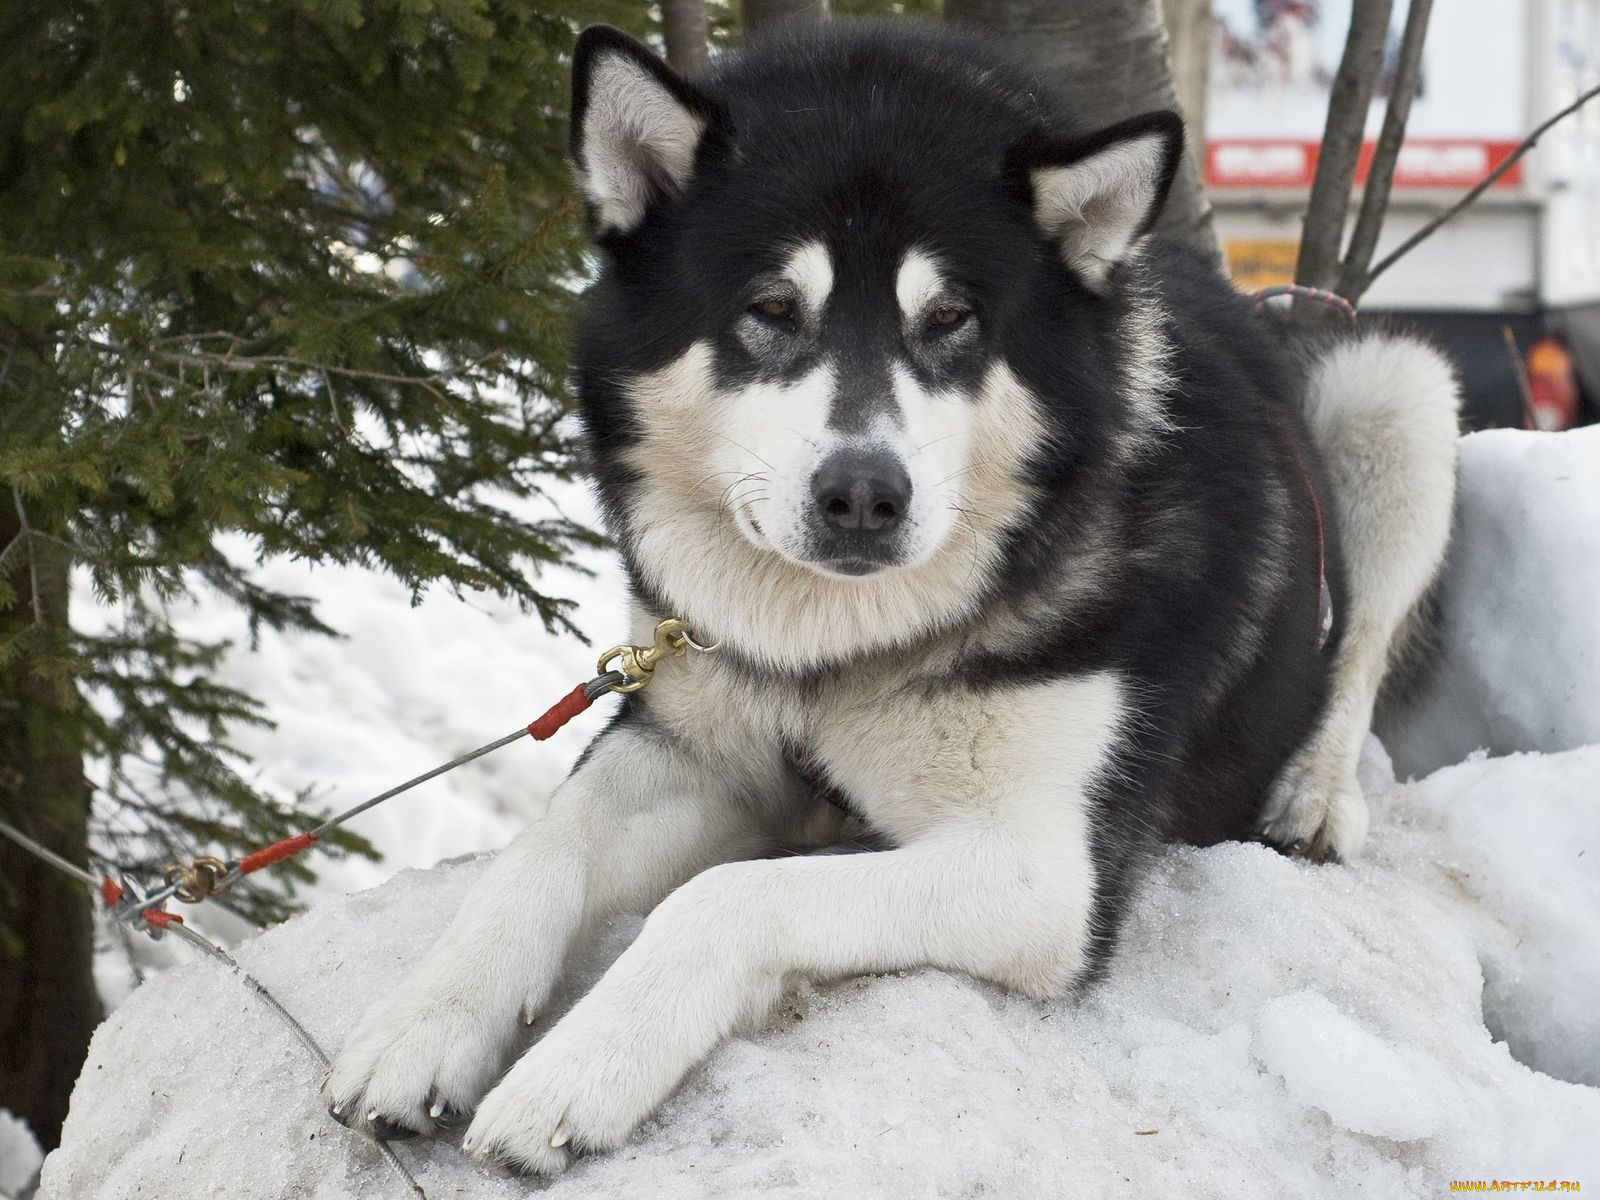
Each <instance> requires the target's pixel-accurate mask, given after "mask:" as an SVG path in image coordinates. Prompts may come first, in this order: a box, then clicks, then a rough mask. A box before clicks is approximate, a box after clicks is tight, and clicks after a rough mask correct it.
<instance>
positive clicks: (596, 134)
mask: <svg viewBox="0 0 1600 1200" xmlns="http://www.w3.org/2000/svg"><path fill="white" fill-rule="evenodd" d="M712 112H713V106H712V103H711V101H710V99H709V98H708V97H707V96H706V95H705V94H704V93H702V92H701V91H700V90H699V89H698V88H696V87H694V86H693V85H692V84H690V83H688V82H686V81H685V80H683V79H681V78H679V76H677V75H676V74H674V73H673V71H672V69H671V68H670V67H668V66H667V64H666V63H664V62H662V61H661V60H660V59H659V58H657V57H656V56H655V54H654V53H652V52H651V50H650V48H649V47H648V46H645V45H644V44H643V43H642V42H639V41H636V40H635V39H634V38H632V37H629V36H628V35H627V34H625V33H623V32H622V31H621V30H620V29H613V28H611V27H610V26H609V25H592V26H590V27H589V28H588V29H585V30H584V31H583V32H582V33H581V34H579V35H578V43H577V45H576V46H575V47H574V48H573V52H572V141H571V154H572V170H573V174H574V175H575V176H576V177H577V182H578V191H579V192H580V193H581V194H582V195H583V198H584V201H585V202H586V203H587V204H588V206H589V214H590V216H591V217H592V218H593V220H594V224H595V233H596V236H598V237H605V236H607V235H609V234H614V233H623V234H626V233H632V232H633V231H634V230H635V229H637V228H638V227H639V224H640V223H641V222H642V221H643V220H644V216H645V213H646V212H647V211H648V210H649V208H650V206H651V205H653V204H658V203H660V202H661V201H663V200H673V199H676V198H677V197H679V196H681V195H682V194H683V191H684V189H685V188H686V187H688V184H689V176H690V175H691V173H692V172H693V171H694V159H695V152H696V151H697V150H698V149H699V147H700V139H701V138H702V137H704V136H705V132H706V130H707V128H709V126H710V123H711V116H712Z"/></svg>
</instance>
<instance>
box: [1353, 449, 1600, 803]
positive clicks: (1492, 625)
mask: <svg viewBox="0 0 1600 1200" xmlns="http://www.w3.org/2000/svg"><path fill="white" fill-rule="evenodd" d="M1441 582H1442V589H1441V592H1440V602H1441V604H1440V607H1441V612H1440V617H1441V620H1440V625H1439V631H1438V635H1439V651H1440V653H1439V657H1438V660H1437V663H1436V666H1435V669H1434V670H1432V671H1431V672H1429V674H1428V676H1427V678H1426V682H1425V684H1424V686H1423V688H1422V690H1421V691H1420V692H1419V694H1418V695H1417V696H1416V698H1415V700H1414V701H1413V702H1412V703H1410V704H1408V705H1407V706H1406V708H1405V710H1404V711H1403V712H1402V713H1401V714H1399V716H1398V718H1397V719H1395V720H1392V721H1389V722H1387V723H1386V724H1385V725H1384V726H1383V727H1382V728H1381V729H1380V732H1381V733H1382V734H1383V739H1384V744H1385V745H1387V746H1388V747H1389V750H1390V752H1391V753H1392V754H1393V755H1394V760H1395V765H1396V766H1397V767H1398V768H1399V769H1400V772H1401V774H1402V775H1415V776H1420V775H1425V774H1427V773H1428V772H1429V771H1434V770H1437V769H1438V768H1439V767H1442V766H1446V765H1448V764H1450V763H1456V762H1460V761H1461V760H1462V759H1463V758H1465V757H1466V756H1467V755H1468V754H1470V753H1471V752H1472V751H1474V750H1477V749H1486V750H1488V751H1489V752H1490V753H1492V754H1507V753H1510V752H1512V751H1516V750H1571V749H1574V748H1575V747H1578V746H1587V745H1593V744H1594V743H1597V742H1600V702H1597V701H1596V697H1600V426H1590V427H1588V428H1585V429H1575V430H1571V431H1569V432H1566V433H1524V432H1521V431H1519V430H1507V429H1498V430H1490V431H1487V432H1484V433H1474V434H1471V435H1470V436H1468V437H1464V438H1462V439H1461V487H1460V497H1459V500H1458V501H1457V508H1456V522H1455V531H1454V535H1453V538H1452V541H1451V546H1450V559H1449V562H1448V564H1447V566H1446V569H1445V574H1444V578H1443V580H1442V581H1441Z"/></svg>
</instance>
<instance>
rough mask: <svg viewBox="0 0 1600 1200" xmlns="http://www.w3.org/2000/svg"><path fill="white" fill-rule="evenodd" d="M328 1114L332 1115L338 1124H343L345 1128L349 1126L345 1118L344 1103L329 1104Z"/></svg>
mask: <svg viewBox="0 0 1600 1200" xmlns="http://www.w3.org/2000/svg"><path fill="white" fill-rule="evenodd" d="M328 1115H329V1116H330V1117H332V1118H333V1119H334V1120H335V1121H337V1122H339V1124H341V1125H343V1126H344V1127H345V1128H346V1129H349V1128H350V1122H349V1121H347V1120H346V1119H345V1115H344V1105H342V1104H334V1105H330V1106H329V1108H328Z"/></svg>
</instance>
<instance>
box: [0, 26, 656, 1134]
mask: <svg viewBox="0 0 1600 1200" xmlns="http://www.w3.org/2000/svg"><path fill="white" fill-rule="evenodd" d="M601 20H606V21H611V22H613V23H617V24H621V25H624V26H628V27H632V28H634V29H635V30H636V31H637V32H645V31H646V28H647V26H648V21H649V14H648V10H647V9H646V8H645V7H644V6H642V5H638V4H632V3H625V2H622V0H617V2H614V3H613V2H610V0H535V2H533V3H523V2H520V0H404V2H401V0H287V2H286V3H283V4H277V5H272V6H268V7H262V6H259V5H247V4H239V3H236V2H235V0H189V2H188V3H185V4H182V5H159V4H157V5H152V4H149V3H147V2H146V0H57V2H55V3H51V4H15V5H6V6H4V8H3V10H0V73H3V77H4V78H5V80H6V87H5V89H4V95H3V97H0V817H3V818H4V819H5V820H7V821H8V822H10V823H11V824H13V825H15V826H18V827H20V828H21V829H22V830H23V831H24V832H26V833H28V834H29V835H31V836H32V837H34V838H36V839H38V840H39V841H41V842H43V843H44V844H46V845H47V846H49V847H50V848H51V849H53V850H55V851H56V852H58V853H59V854H61V855H62V856H64V857H65V858H67V859H69V860H72V861H74V862H79V863H92V864H93V865H94V867H95V869H97V870H108V871H114V870H115V869H117V868H118V867H127V868H131V869H132V870H134V871H135V872H137V873H139V874H140V875H142V876H143V877H144V878H146V879H149V878H152V877H153V875H155V874H157V873H158V872H159V869H160V867H161V866H163V865H164V864H165V863H167V862H168V861H170V860H171V859H173V858H177V857H183V858H188V857H192V856H193V855H195V854H197V853H215V852H218V851H221V852H224V853H233V852H238V851H240V850H243V849H245V848H253V847H255V846H257V845H260V844H262V843H265V842H270V841H273V840H276V839H277V838H279V837H282V836H285V835H286V834H289V833H291V832H294V831H297V830H299V829H301V828H303V827H304V826H305V824H306V822H307V821H308V819H310V818H309V816H308V814H306V813H304V812H302V811H299V808H300V805H299V804H298V803H296V802H295V801H294V799H293V798H283V797H273V796H267V795H263V794H261V793H260V792H259V791H258V790H257V789H256V788H255V787H254V786H253V785H252V783H251V780H250V778H249V770H248V765H247V764H246V763H244V762H242V761H241V759H240V758H239V756H238V755H237V754H234V753H231V752H230V751H229V748H228V741H227V736H228V728H229V726H230V724H232V723H236V722H265V721H266V719H267V715H266V714H265V713H263V712H261V711H260V710H259V708H258V707H257V706H256V705H255V704H254V703H253V701H252V700H251V698H250V697H249V696H247V695H244V694H242V693H240V692H238V691H236V690H234V689H231V688H229V687H226V686H223V685H222V684H219V683H218V682H216V681H215V680H214V679H213V678H212V668H213V666H214V665H215V664H216V662H217V660H218V657H219V656H220V654H221V653H222V650H223V647H222V646H220V645H215V644H201V643H197V642H194V641H191V640H188V639H186V638H184V637H183V636H181V635H180V633H179V632H177V631H176V630H175V629H174V627H173V624H172V622H171V620H170V613H169V606H170V605H171V604H173V603H174V602H175V601H179V600H181V599H182V598H183V597H185V596H186V595H187V594H189V593H191V592H192V591H194V590H195V589H200V588H211V589H215V590H216V591H218V592H220V593H222V594H224V595H226V596H227V597H229V598H230V599H231V600H233V601H235V602H236V603H237V605H238V607H239V610H240V613H241V633H245V634H247V635H248V633H249V632H251V631H254V630H257V629H259V628H261V627H263V626H265V627H269V628H272V629H287V630H303V631H308V632H316V633H329V632H331V631H330V630H329V629H328V628H327V627H326V626H325V625H324V624H323V623H322V622H321V621H320V620H319V619H318V617H317V614H316V612H315V611H314V610H313V608H312V606H311V605H310V604H309V603H308V602H307V601H305V600H304V599H303V598H300V597H296V596H293V595H288V594H283V593H280V592H276V591H273V590H270V589H268V588H264V587H262V586H260V585H259V584H258V583H257V582H255V580H254V579H253V577H252V567H253V565H254V564H255V563H257V562H259V561H260V560H263V559H265V558H268V557H272V556H280V555H288V556H291V557H294V558H299V559H303V560H306V561H308V562H312V563H355V564H360V565H363V566H368V567H373V568H378V569H382V570H385V571H388V572H391V573H392V574H394V575H395V576H397V577H398V578H400V579H401V580H403V581H404V582H405V583H407V584H408V585H409V586H410V587H411V588H412V589H414V590H415V591H416V592H419V593H420V592H421V591H422V590H423V589H425V588H427V587H429V586H430V585H436V584H437V585H443V586H446V587H449V588H452V589H455V590H457V591H462V590H479V589H487V590H490V591H493V592H496V593H499V594H502V595H510V596H513V597H515V598H516V599H517V600H519V601H520V602H521V603H522V604H523V606H524V607H525V608H526V609H528V610H530V611H531V612H532V613H534V614H536V615H537V616H538V617H539V618H540V619H542V620H543V621H544V622H545V624H546V625H547V626H549V627H551V628H553V629H554V628H559V627H563V626H565V625H566V612H565V606H564V605H563V603H562V602H561V601H560V600H558V599H556V598H553V597H551V596H548V595H546V594H544V592H542V591H541V590H540V589H539V588H538V586H537V584H536V582H535V580H536V576H537V571H538V568H539V567H540V566H542V565H545V564H550V563H556V562H561V561H564V560H565V559H566V558H567V557H568V555H569V553H570V552H571V551H572V550H573V549H574V548H575V547H577V546H578V545H580V544H582V543H585V542H590V541H592V540H593V535H592V534H590V533H589V532H588V531H586V530H583V529H581V528H578V527H576V526H574V525H572V524H569V523H568V522H566V521H564V520H562V519H560V518H559V517H557V516H554V515H552V516H551V517H549V518H548V519H528V518H526V517H524V516H518V515H513V514H512V513H511V512H508V511H507V510H506V509H505V508H504V507H501V506H500V504H499V503H497V501H504V500H507V499H510V500H513V501H515V500H519V499H526V498H528V497H532V496H535V495H536V494H537V493H538V492H539V489H540V487H541V485H542V484H543V483H544V482H546V481H548V480H550V479H552V478H555V477H560V476H564V475H566V474H568V473H569V472H571V471H572V469H573V467H574V462H573V457H572V451H571V447H569V445H568V444H567V443H566V441H565V440H564V437H563V430H562V427H560V425H559V422H560V418H561V417H562V416H563V414H564V412H565V403H564V396H563V376H564V373H565V362H566V357H565V346H564V334H565V325H566V316H567V313H568V310H569V308H570V306H571V304H572V302H573V299H574V296H575V293H576V290H577V287H578V286H579V285H580V283H581V281H582V279H583V278H584V275H585V269H584V262H583V257H582V255H583V237H582V229H581V222H580V221H578V220H577V219H576V215H577V210H576V208H575V206H574V205H573V203H572V202H571V200H570V199H569V198H568V195H569V189H568V185H567V180H566V170H565V167H564V164H563V161H562V153H563V149H564V145H565V115H566V94H567V71H566V65H565V62H566V60H565V55H566V54H567V52H568V50H569V49H570V46H571V43H572V39H573V37H574V35H575V33H576V31H577V29H578V28H579V27H580V25H582V24H587V23H589V22H592V21H601ZM518 511H519V512H523V513H526V512H528V511H532V508H531V506H528V505H521V506H520V507H519V509H518ZM75 573H76V576H75ZM75 577H76V578H77V579H78V580H80V581H81V580H85V579H86V580H87V581H89V582H90V583H92V587H93V592H94V598H95V599H96V600H97V601H98V603H89V604H85V603H83V602H82V601H83V599H84V594H83V592H82V591H81V590H78V589H74V587H73V580H74V578H75ZM339 845H340V846H341V847H342V848H343V849H344V850H346V851H350V850H358V851H359V850H364V849H365V847H364V844H363V843H361V842H359V841H358V840H357V839H354V838H349V837H347V838H344V839H342V841H341V842H340V843H339ZM270 874H271V875H272V878H271V879H269V880H266V881H265V882H264V883H263V884H258V885H255V886H253V887H250V888H243V887H241V888H240V889H239V891H238V892H236V893H235V894H234V895H233V896H232V899H233V901H234V902H235V903H236V904H238V905H239V906H240V907H242V908H243V909H244V910H245V911H246V912H247V913H248V914H249V915H250V916H252V917H253V918H255V919H257V920H271V919H275V918H278V917H281V916H282V915H283V914H284V913H285V912H286V911H287V908H288V905H289V903H290V901H291V898H292V895H293V887H294V883H295V881H296V878H297V877H298V878H300V879H304V878H305V877H306V870H305V868H304V867H302V866H299V865H298V864H287V865H286V869H283V870H279V871H276V872H272V873H270ZM256 878H260V877H256ZM92 937H93V931H92V923H91V909H90V902H89V897H88V896H87V895H86V894H85V892H84V891H83V889H81V888H79V887H78V886H77V885H75V884H73V883H71V882H70V881H63V880H62V879H61V878H60V877H59V876H57V875H56V874H55V873H53V872H52V871H51V870H50V869H49V868H47V867H44V866H42V865H41V864H38V863H36V862H35V861H34V860H32V859H30V858H29V857H27V856H26V855H25V854H23V853H22V852H21V851H20V850H19V849H18V848H17V847H15V846H13V845H12V844H11V843H10V842H9V841H5V840H3V839H0V971H3V986H0V1105H3V1106H5V1107H8V1108H11V1109H12V1110H13V1111H15V1112H16V1113H17V1114H18V1115H20V1116H22V1117H23V1118H24V1119H25V1120H26V1121H27V1122H28V1123H29V1125H30V1126H32V1128H33V1130H34V1132H35V1133H36V1134H37V1136H38V1137H39V1139H40V1140H41V1142H42V1143H43V1144H44V1145H46V1146H47V1147H48V1146H51V1145H54V1144H55V1141H56V1139H57V1137H58V1135H59V1130H60V1125H61V1121H62V1118H63V1117H64V1115H65V1112H66V1107H67V1097H68V1095H69V1093H70V1089H71V1086H72V1082H73V1079H74V1077H75V1076H76V1073H77V1067H78V1064H79V1063H80V1062H81V1061H82V1058H83V1054H84V1050H85V1048H86V1046H87V1042H88V1038H89V1034H90V1031H91V1030H92V1029H93V1027H94V1025H95V1023H96V1021H97V1020H98V1019H99V1016H100V1011H99V1003H98V1000H97V998H96V995H95V990H94V984H93V978H92V974H91V951H92Z"/></svg>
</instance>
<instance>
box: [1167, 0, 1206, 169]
mask: <svg viewBox="0 0 1600 1200" xmlns="http://www.w3.org/2000/svg"><path fill="white" fill-rule="evenodd" d="M1161 15H1162V20H1163V22H1164V23H1165V25H1166V27H1167V51H1168V58H1169V59H1170V60H1171V62H1172V87H1173V90H1174V91H1175V92H1177V94H1178V111H1179V112H1181V113H1182V114H1183V128H1184V132H1185V133H1186V134H1187V135H1188V139H1189V155H1190V157H1191V158H1193V159H1194V162H1195V168H1196V169H1197V170H1198V171H1199V172H1200V178H1201V179H1204V178H1205V173H1206V89H1207V87H1208V86H1209V84H1210V82H1211V36H1212V30H1213V21H1212V19H1211V0H1161Z"/></svg>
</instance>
